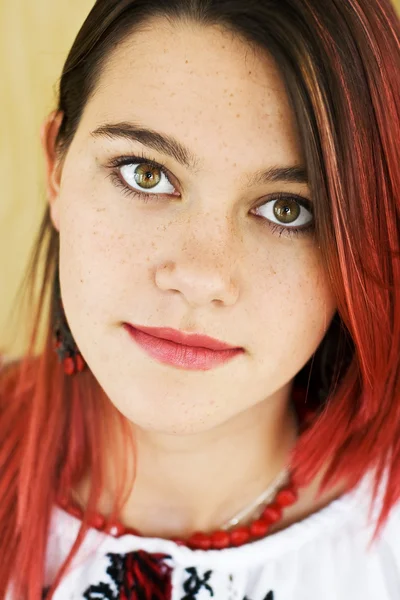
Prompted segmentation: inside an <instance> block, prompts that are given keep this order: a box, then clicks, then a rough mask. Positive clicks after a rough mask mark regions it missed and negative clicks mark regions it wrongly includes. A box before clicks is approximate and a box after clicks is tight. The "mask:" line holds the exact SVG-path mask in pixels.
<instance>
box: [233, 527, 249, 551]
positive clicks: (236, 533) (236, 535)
mask: <svg viewBox="0 0 400 600" xmlns="http://www.w3.org/2000/svg"><path fill="white" fill-rule="evenodd" d="M230 537H231V542H232V545H233V546H242V545H243V544H245V543H246V542H248V541H249V539H250V532H249V529H248V527H238V528H237V529H234V530H233V531H231V532H230Z"/></svg>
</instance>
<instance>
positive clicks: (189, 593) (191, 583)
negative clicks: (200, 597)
mask: <svg viewBox="0 0 400 600" xmlns="http://www.w3.org/2000/svg"><path fill="white" fill-rule="evenodd" d="M186 572H187V573H189V575H190V577H188V579H187V580H186V581H185V583H184V584H183V589H184V590H185V592H186V595H185V596H183V598H182V600H196V597H197V594H198V593H199V591H200V590H201V589H202V588H205V589H206V590H207V591H208V592H209V594H210V596H214V590H213V589H212V587H211V586H210V585H209V584H208V583H207V582H208V581H209V579H210V577H211V575H212V571H206V572H205V573H204V575H203V578H201V577H199V574H198V573H197V570H196V568H195V567H190V568H188V569H186Z"/></svg>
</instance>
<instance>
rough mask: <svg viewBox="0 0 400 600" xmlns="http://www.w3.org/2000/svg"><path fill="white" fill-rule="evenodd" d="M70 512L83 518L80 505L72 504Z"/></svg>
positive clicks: (78, 517) (69, 508)
mask: <svg viewBox="0 0 400 600" xmlns="http://www.w3.org/2000/svg"><path fill="white" fill-rule="evenodd" d="M68 512H69V513H70V514H71V515H73V516H74V517H76V518H77V519H82V517H83V512H82V509H81V508H79V506H75V505H74V504H70V506H69V507H68Z"/></svg>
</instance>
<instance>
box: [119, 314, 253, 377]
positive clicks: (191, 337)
mask: <svg viewBox="0 0 400 600" xmlns="http://www.w3.org/2000/svg"><path fill="white" fill-rule="evenodd" d="M124 327H125V329H126V330H127V331H128V333H129V334H130V336H131V337H132V338H133V339H134V340H135V341H136V343H137V344H138V345H139V346H141V348H142V349H143V350H145V351H146V352H147V354H149V355H150V356H152V357H153V358H155V359H156V360H158V361H160V362H162V363H165V364H169V365H173V366H177V367H182V368H184V369H193V370H203V371H206V370H209V369H212V368H214V367H216V366H218V365H220V364H223V363H225V362H227V361H228V360H231V359H233V358H234V357H235V356H237V355H238V354H242V353H243V348H237V347H234V346H230V345H228V344H225V343H224V342H221V341H219V340H215V339H213V338H210V337H208V336H205V335H199V334H188V333H183V332H181V331H177V330H176V329H170V328H165V327H161V328H158V327H137V326H136V325H131V324H128V323H125V324H124Z"/></svg>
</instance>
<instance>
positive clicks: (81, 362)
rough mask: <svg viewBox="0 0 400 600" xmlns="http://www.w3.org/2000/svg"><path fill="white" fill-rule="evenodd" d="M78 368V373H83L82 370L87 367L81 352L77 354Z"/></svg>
mask: <svg viewBox="0 0 400 600" xmlns="http://www.w3.org/2000/svg"><path fill="white" fill-rule="evenodd" d="M76 368H77V370H78V373H82V371H83V370H84V369H85V361H84V360H83V358H82V356H81V355H80V354H77V355H76Z"/></svg>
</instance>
